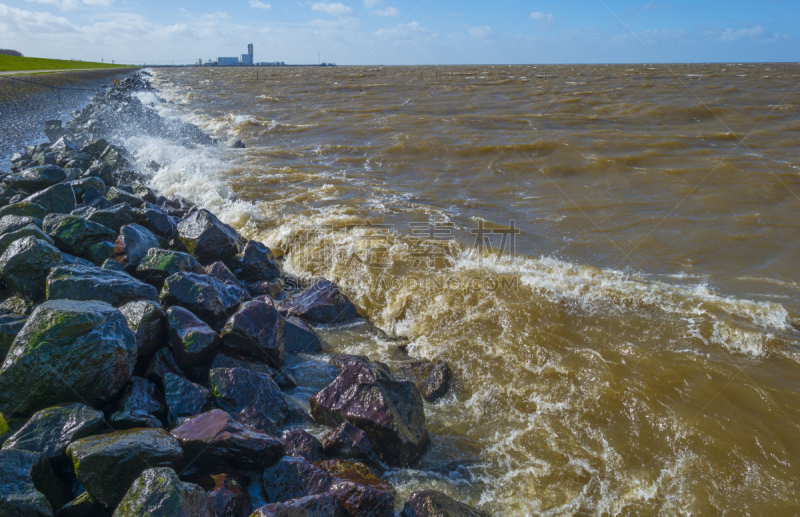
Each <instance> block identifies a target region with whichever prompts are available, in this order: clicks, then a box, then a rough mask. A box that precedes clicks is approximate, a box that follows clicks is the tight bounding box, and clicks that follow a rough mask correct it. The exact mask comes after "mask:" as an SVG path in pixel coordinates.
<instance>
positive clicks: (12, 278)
mask: <svg viewBox="0 0 800 517" xmlns="http://www.w3.org/2000/svg"><path fill="white" fill-rule="evenodd" d="M59 262H61V252H60V251H58V249H56V248H55V247H54V246H52V245H51V244H48V243H47V242H45V241H42V240H39V239H37V238H36V237H33V236H28V237H23V238H22V239H19V240H16V241H14V242H12V243H11V244H10V245H9V246H8V248H6V250H5V251H4V252H3V254H2V255H0V280H2V282H3V283H4V284H5V285H6V287H8V289H9V290H10V291H11V292H13V293H14V294H17V295H19V296H22V297H23V298H27V299H29V300H32V301H36V300H40V299H41V298H43V297H44V295H45V278H47V273H48V272H49V271H50V268H52V267H54V266H56V265H58V263H59Z"/></svg>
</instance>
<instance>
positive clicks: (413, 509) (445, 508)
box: [400, 490, 489, 517]
mask: <svg viewBox="0 0 800 517" xmlns="http://www.w3.org/2000/svg"><path fill="white" fill-rule="evenodd" d="M400 517H489V514H488V513H486V512H484V511H481V510H478V509H477V508H473V507H471V506H468V505H466V504H464V503H459V502H458V501H456V500H455V499H453V498H451V497H449V496H447V495H445V494H443V493H441V492H437V491H436V490H425V491H423V492H414V493H413V494H411V495H410V496H409V497H408V501H406V504H405V506H404V507H403V511H402V512H401V513H400Z"/></svg>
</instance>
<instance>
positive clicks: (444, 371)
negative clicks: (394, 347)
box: [393, 359, 453, 402]
mask: <svg viewBox="0 0 800 517" xmlns="http://www.w3.org/2000/svg"><path fill="white" fill-rule="evenodd" d="M393 374H394V378H395V379H397V380H398V381H411V382H413V383H414V385H415V386H416V387H417V389H419V392H420V394H421V395H422V398H424V399H425V400H427V401H428V402H436V401H437V400H439V399H440V398H442V397H444V396H445V395H446V394H447V392H448V390H450V381H451V379H452V377H453V374H452V372H451V371H450V367H449V366H447V363H446V362H444V361H442V360H441V359H437V360H436V361H426V360H414V361H405V362H402V363H400V364H399V365H397V366H395V367H394V369H393Z"/></svg>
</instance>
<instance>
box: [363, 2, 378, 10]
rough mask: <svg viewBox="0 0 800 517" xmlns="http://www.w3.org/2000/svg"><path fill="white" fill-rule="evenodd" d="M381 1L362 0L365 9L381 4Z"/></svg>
mask: <svg viewBox="0 0 800 517" xmlns="http://www.w3.org/2000/svg"><path fill="white" fill-rule="evenodd" d="M381 3H382V0H364V7H366V8H367V9H372V8H374V7H377V6H379V5H381Z"/></svg>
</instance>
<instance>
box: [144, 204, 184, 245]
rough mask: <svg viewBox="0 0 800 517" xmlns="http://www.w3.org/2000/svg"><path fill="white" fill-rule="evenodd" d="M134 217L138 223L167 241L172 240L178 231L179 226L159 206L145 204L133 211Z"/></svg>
mask: <svg viewBox="0 0 800 517" xmlns="http://www.w3.org/2000/svg"><path fill="white" fill-rule="evenodd" d="M133 217H134V218H135V219H136V222H137V223H138V224H140V225H142V226H144V227H145V228H147V229H148V230H150V231H151V232H153V233H154V234H156V235H158V236H159V237H163V238H165V239H170V238H172V236H173V234H174V233H175V232H176V231H177V224H176V223H175V221H173V220H172V219H171V218H170V217H169V216H168V215H167V214H165V213H164V212H162V211H161V210H160V209H159V208H158V207H157V206H155V205H151V204H150V203H145V204H144V205H143V206H142V208H135V209H134V210H133Z"/></svg>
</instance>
